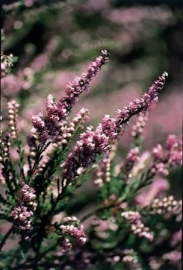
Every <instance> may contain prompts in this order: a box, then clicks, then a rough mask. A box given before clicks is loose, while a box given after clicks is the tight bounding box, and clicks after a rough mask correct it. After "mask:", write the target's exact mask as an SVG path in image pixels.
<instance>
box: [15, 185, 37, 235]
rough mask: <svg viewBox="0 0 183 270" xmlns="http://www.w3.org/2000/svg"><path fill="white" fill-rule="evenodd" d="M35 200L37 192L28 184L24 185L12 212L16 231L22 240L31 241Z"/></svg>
mask: <svg viewBox="0 0 183 270" xmlns="http://www.w3.org/2000/svg"><path fill="white" fill-rule="evenodd" d="M35 199H36V195H35V190H34V189H33V188H30V187H29V186H28V185H27V184H24V185H23V186H22V188H21V190H20V193H19V198H18V202H17V205H16V206H15V207H14V209H13V210H12V212H11V217H12V219H13V223H14V226H15V231H18V232H19V233H20V235H21V237H22V240H28V239H29V233H30V230H31V217H32V216H33V211H34V210H35V204H34V201H35Z"/></svg>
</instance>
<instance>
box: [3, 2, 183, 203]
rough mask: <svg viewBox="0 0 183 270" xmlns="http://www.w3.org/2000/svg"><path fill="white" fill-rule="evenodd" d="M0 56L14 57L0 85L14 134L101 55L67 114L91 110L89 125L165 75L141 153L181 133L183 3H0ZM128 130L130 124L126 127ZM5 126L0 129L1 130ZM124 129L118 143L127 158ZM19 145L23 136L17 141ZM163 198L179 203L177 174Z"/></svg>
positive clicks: (24, 131) (27, 128)
mask: <svg viewBox="0 0 183 270" xmlns="http://www.w3.org/2000/svg"><path fill="white" fill-rule="evenodd" d="M1 6H2V8H1V14H2V26H1V28H2V29H3V36H2V37H3V41H2V48H1V49H2V52H3V53H4V54H13V56H14V57H15V58H14V66H13V68H12V69H11V73H10V74H9V75H8V76H7V77H5V78H3V79H2V81H1V87H2V90H1V91H2V99H1V105H2V114H3V119H4V120H6V103H7V101H9V100H11V99H16V100H17V101H18V102H19V103H20V108H19V109H20V116H19V123H18V126H19V130H20V131H21V134H22V135H26V134H27V133H29V131H30V129H31V116H32V115H35V114H36V113H38V112H39V111H41V110H44V107H45V99H46V97H47V95H48V94H49V93H52V95H53V96H54V97H55V98H59V97H61V96H63V95H64V89H65V86H66V85H67V83H68V82H69V81H70V80H73V79H74V77H75V76H76V75H78V76H79V75H80V74H81V73H82V72H85V70H86V68H87V65H88V64H89V63H90V61H92V60H94V59H95V58H96V57H97V56H98V55H99V54H100V50H101V49H107V50H108V51H109V53H110V62H109V64H107V65H106V66H104V67H103V68H102V70H101V71H100V73H99V74H98V75H97V77H96V78H94V80H93V81H92V83H91V88H90V92H89V93H88V94H83V95H82V96H81V99H80V101H79V102H78V103H77V104H76V106H75V107H74V109H73V113H72V115H71V119H72V117H73V115H74V114H75V113H76V112H78V111H79V109H80V108H82V107H84V108H88V109H89V110H90V118H91V119H90V121H89V123H88V124H92V125H94V126H96V125H97V124H98V123H99V122H100V120H101V118H102V116H103V115H104V114H111V115H114V114H115V111H116V110H117V109H118V108H122V106H124V105H128V103H129V102H130V101H132V100H133V99H134V98H135V97H140V96H141V95H142V93H144V92H145V91H147V90H148V87H149V86H151V84H152V83H153V82H154V80H156V79H157V77H158V76H159V75H161V74H162V73H163V72H164V71H167V72H168V74H169V77H168V79H167V83H166V86H165V88H164V89H163V92H162V93H161V95H160V98H159V102H158V105H157V107H156V108H155V109H154V110H153V111H152V113H151V115H150V119H149V122H148V124H147V126H146V129H145V133H144V137H145V138H144V142H143V149H151V148H152V146H155V145H156V144H157V143H164V142H165V139H166V137H167V135H168V134H176V135H179V136H180V134H181V131H182V90H183V3H182V1H181V0H167V1H163V0H154V1H153V0H152V1H144V0H141V1H133V0H128V1H127V0H111V1H110V0H100V1H97V0H85V1H84V0H83V1H81V0H80V1H74V0H68V1H48V0H47V1H46V0H42V1H41V0H25V1H23V2H20V1H10V0H9V1H5V0H1ZM131 122H132V123H133V121H131ZM3 125H5V124H3ZM130 132H131V129H130V125H129V127H128V128H127V131H126V133H125V134H124V135H123V137H122V138H121V140H120V145H119V150H118V152H119V156H121V157H123V156H125V155H126V153H127V151H128V149H129V146H130V143H131V141H132V139H131V137H130ZM24 140H25V137H24ZM169 179H170V186H171V189H170V193H172V192H173V193H174V195H175V196H176V198H180V197H181V189H180V185H181V171H180V170H175V171H173V172H172V173H171V174H170V176H169Z"/></svg>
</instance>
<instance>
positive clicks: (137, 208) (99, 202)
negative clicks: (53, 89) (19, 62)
mask: <svg viewBox="0 0 183 270" xmlns="http://www.w3.org/2000/svg"><path fill="white" fill-rule="evenodd" d="M3 59H6V58H5V57H3ZM8 59H9V58H8ZM108 62H109V54H108V52H107V51H106V50H102V51H101V55H100V56H98V57H97V58H96V59H95V60H94V61H93V62H92V63H91V64H90V65H89V66H88V68H87V69H86V73H82V74H81V76H79V77H75V79H74V80H72V81H71V82H69V83H68V84H67V85H66V87H65V92H64V95H63V96H60V97H59V98H58V99H56V98H54V96H53V95H52V93H49V94H48V96H47V99H46V102H45V107H44V109H43V110H42V111H40V112H38V114H34V115H32V118H31V125H32V128H31V129H30V131H29V132H28V133H27V136H26V138H24V139H22V136H21V134H20V131H19V129H18V122H19V112H18V110H19V105H21V104H18V102H17V101H16V100H15V99H14V100H9V101H8V103H7V118H6V119H5V120H6V121H7V122H8V128H6V125H5V124H4V125H3V126H2V127H3V130H1V139H0V140H1V145H0V163H1V174H0V175H1V180H0V181H1V182H0V185H1V190H0V204H1V207H0V219H1V223H0V224H1V231H0V252H1V253H0V256H1V260H0V267H1V269H4V270H11V269H12V270H13V269H14V270H15V269H19V270H20V269H35V270H36V269H37V270H38V269H40V270H41V269H55V270H56V269H65V270H66V269H78V270H79V269H96V270H99V269H111V270H113V269H114V270H118V269H136V270H137V269H147V270H148V269H162V270H163V269H180V268H181V266H180V261H181V250H180V249H181V210H182V202H181V201H179V200H176V199H175V198H174V196H173V195H171V194H168V190H169V182H168V180H167V178H168V175H169V173H170V172H171V170H172V169H174V168H176V167H179V166H180V165H181V162H182V138H180V137H178V136H175V135H173V134H170V135H169V136H168V137H167V138H165V141H164V143H163V144H157V145H155V146H154V147H152V149H150V150H149V149H148V150H144V149H143V148H142V142H143V132H144V129H145V126H146V123H147V122H148V118H149V115H150V114H152V113H153V108H154V107H155V106H154V105H155V104H156V103H157V102H158V98H159V96H160V99H161V98H163V97H162V96H161V92H162V90H163V87H164V85H165V82H166V78H167V76H168V74H167V73H166V72H163V73H162V75H160V76H159V77H158V78H157V80H156V81H155V82H154V83H153V84H152V85H151V86H150V87H149V89H148V90H147V91H146V92H145V93H144V94H142V96H141V97H140V98H135V99H134V100H131V102H129V103H128V104H126V106H122V107H121V108H116V112H115V114H114V116H113V117H112V116H111V115H104V116H103V118H102V119H101V121H100V123H99V124H98V125H96V126H95V127H94V126H91V125H87V124H86V121H87V120H88V118H89V110H88V109H86V108H81V109H80V110H79V112H78V113H77V114H76V115H75V116H74V117H71V112H72V110H73V107H74V106H75V104H76V103H77V102H78V100H79V98H80V96H81V95H83V94H84V92H88V91H89V88H90V83H91V81H92V80H93V79H94V78H95V77H96V76H97V75H98V73H99V72H102V71H100V70H101V68H102V67H103V66H104V65H106V64H107V63H108ZM2 68H3V70H4V65H1V69H2ZM3 76H5V73H4V74H3ZM2 80H4V78H3V79H2ZM132 118H135V122H134V124H133V126H132V129H131V135H130V136H131V145H129V147H128V152H127V154H126V156H125V155H124V154H123V155H119V153H117V152H118V144H119V142H120V141H122V140H123V134H124V133H125V132H126V130H127V129H128V124H129V122H130V120H131V119H132ZM75 137H76V139H75ZM15 153H16V154H15ZM122 156H123V158H122ZM175 181H176V179H175ZM88 182H89V183H90V184H91V183H92V184H93V186H95V190H96V196H95V197H93V198H95V201H93V205H92V207H91V209H87V211H82V216H81V215H77V214H76V215H73V214H70V213H71V212H72V211H71V210H70V207H71V205H72V207H73V205H74V204H75V203H76V201H77V202H78V201H79V200H80V201H82V198H83V196H84V197H85V201H87V199H88V200H89V199H90V200H93V198H89V197H88V198H87V195H86V196H85V194H84V189H82V188H83V186H84V185H86V184H87V183H88ZM81 204H82V202H81ZM76 207H77V208H78V207H79V204H78V203H77V205H76ZM76 212H77V211H76Z"/></svg>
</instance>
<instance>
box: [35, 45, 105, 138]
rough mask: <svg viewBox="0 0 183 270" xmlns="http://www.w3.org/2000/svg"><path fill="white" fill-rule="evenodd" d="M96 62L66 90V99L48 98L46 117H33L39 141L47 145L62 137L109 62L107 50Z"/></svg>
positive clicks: (50, 96)
mask: <svg viewBox="0 0 183 270" xmlns="http://www.w3.org/2000/svg"><path fill="white" fill-rule="evenodd" d="M101 53H102V54H101V56H99V57H97V58H96V60H95V61H94V62H92V63H91V64H90V65H89V66H88V70H87V73H83V74H82V75H81V77H76V78H75V79H74V80H73V81H72V82H70V83H69V84H68V85H67V86H66V89H65V94H66V95H65V97H62V98H60V99H59V100H58V102H56V101H55V100H54V98H53V96H52V95H51V94H50V95H48V97H47V103H46V115H44V114H43V113H39V114H38V115H35V116H33V117H32V124H33V127H34V128H35V130H36V133H37V136H38V138H37V139H38V141H40V142H41V143H45V142H46V141H47V140H50V141H51V142H57V139H58V138H60V137H61V136H62V128H63V127H64V126H65V120H66V119H67V117H68V115H69V114H70V112H71V110H72V107H73V106H74V105H75V103H76V101H77V100H78V99H79V96H80V95H81V94H82V93H83V92H87V91H88V90H89V84H90V82H91V80H92V79H93V77H95V76H96V75H97V73H98V72H99V71H100V69H101V67H102V66H103V65H104V64H106V63H107V62H108V61H109V57H108V53H107V51H106V50H103V51H102V52H101Z"/></svg>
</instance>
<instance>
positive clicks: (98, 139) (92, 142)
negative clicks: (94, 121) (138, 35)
mask: <svg viewBox="0 0 183 270" xmlns="http://www.w3.org/2000/svg"><path fill="white" fill-rule="evenodd" d="M166 76H167V73H163V74H162V76H160V77H159V79H158V80H157V81H155V83H154V84H153V85H152V86H151V87H150V88H149V91H148V93H147V94H144V95H143V96H142V98H140V99H135V100H134V101H133V102H130V103H129V105H128V106H127V107H124V108H123V109H122V110H120V109H119V110H117V112H116V117H115V118H112V117H110V116H109V115H105V116H104V118H103V119H102V122H101V123H100V124H99V126H98V127H97V128H96V130H95V131H94V129H93V127H89V128H88V129H87V131H86V132H85V133H83V134H82V135H81V136H80V141H78V142H77V144H76V146H75V148H74V150H73V152H72V153H71V154H70V155H69V156H68V158H67V160H66V161H65V162H64V164H62V168H63V175H62V177H63V179H66V180H67V179H69V180H70V181H71V180H72V179H73V178H74V177H75V176H77V174H78V172H80V171H83V170H85V169H86V168H87V167H88V166H89V165H91V164H92V163H93V162H94V161H95V160H96V157H97V156H99V155H101V154H105V153H107V152H108V151H109V148H110V144H111V143H112V141H114V140H116V139H117V138H118V136H119V134H120V133H121V132H122V131H123V130H124V128H125V126H126V124H127V123H128V121H129V120H130V118H131V117H132V116H133V115H135V114H138V113H142V112H144V113H145V112H146V111H147V110H148V108H149V107H150V105H151V104H152V103H153V102H156V101H157V100H158V94H159V92H160V91H161V90H162V88H163V86H164V83H165V78H166ZM134 151H136V150H134Z"/></svg>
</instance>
